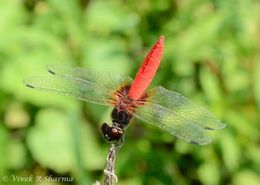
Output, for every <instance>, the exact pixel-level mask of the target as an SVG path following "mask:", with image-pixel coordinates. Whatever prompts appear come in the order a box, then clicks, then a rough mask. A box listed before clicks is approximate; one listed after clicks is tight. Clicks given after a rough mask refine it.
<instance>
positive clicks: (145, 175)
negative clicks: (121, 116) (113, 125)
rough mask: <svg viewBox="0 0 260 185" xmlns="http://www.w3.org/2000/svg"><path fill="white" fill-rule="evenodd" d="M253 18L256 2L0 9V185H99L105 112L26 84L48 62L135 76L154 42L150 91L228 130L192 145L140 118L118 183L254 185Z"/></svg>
mask: <svg viewBox="0 0 260 185" xmlns="http://www.w3.org/2000/svg"><path fill="white" fill-rule="evenodd" d="M259 10H260V2H259V1H257V0H236V1H235V0H229V1H226V0H182V1H177V0H173V1H171V0H157V1H156V0H143V1H137V0H132V1H130V0H125V1H123V0H115V1H105V0H104V1H101V0H96V1H94V0H93V1H89V0H74V1H61V0H23V1H22V0H0V35H1V42H0V90H1V91H0V115H1V119H0V122H1V124H0V150H1V152H0V177H1V178H0V182H1V183H0V184H19V183H18V182H13V181H12V180H11V179H9V181H8V182H4V181H2V180H3V179H2V177H5V176H8V177H11V175H17V176H19V177H23V176H25V177H26V176H29V175H33V176H47V175H52V176H55V177H56V176H67V177H74V184H91V183H92V182H94V181H95V180H101V176H102V170H103V167H104V164H105V159H106V154H107V149H108V144H107V143H105V141H104V140H103V139H102V137H101V134H100V131H99V127H100V125H101V124H102V123H103V122H105V121H106V122H108V121H110V111H111V109H110V108H106V107H102V106H97V105H92V104H89V103H84V102H80V101H77V100H74V99H71V98H68V97H61V96H57V95H52V94H44V93H41V92H35V91H32V90H30V89H28V88H26V87H25V86H24V85H23V84H22V79H23V77H26V76H29V75H32V74H34V75H37V74H42V73H44V71H45V68H46V65H47V64H49V63H64V64H73V65H75V66H77V65H80V66H82V67H85V68H87V69H90V70H99V71H115V72H118V73H121V74H123V75H129V76H132V77H133V76H134V74H135V72H136V70H137V69H138V67H139V65H140V64H141V62H142V60H143V58H144V56H145V54H146V53H147V51H148V50H149V48H150V47H151V46H152V44H153V43H154V42H155V41H156V40H157V38H158V37H159V36H160V35H161V34H165V36H166V41H165V53H164V58H163V62H162V65H161V67H160V69H159V71H158V74H157V76H156V78H155V80H154V82H153V84H152V85H151V86H155V85H159V84H160V85H162V86H164V87H166V88H168V89H171V90H175V91H178V92H181V93H182V94H184V95H185V96H187V97H188V98H190V99H192V100H193V101H195V102H197V103H199V104H201V105H203V106H205V107H207V108H208V109H209V110H210V111H212V112H213V113H214V114H215V115H216V116H217V117H219V118H220V119H222V120H223V121H224V122H226V123H227V127H226V128H225V129H223V130H220V131H216V132H210V135H211V136H212V138H213V139H212V140H213V142H212V144H210V145H207V146H196V145H191V144H187V143H185V142H184V141H181V140H178V139H176V138H175V137H174V136H172V135H170V134H168V133H164V132H162V131H161V130H158V129H157V128H154V127H152V126H149V125H148V124H140V123H139V122H140V121H139V120H137V119H135V120H134V121H133V122H132V124H131V126H130V127H129V128H128V130H127V136H126V143H125V145H124V147H123V148H122V150H121V151H120V153H119V155H118V158H117V166H116V167H117V168H116V172H117V175H118V177H119V183H118V184H119V185H120V184H124V185H128V184H129V185H130V184H131V185H141V184H147V185H150V184H151V185H164V184H165V185H169V184H178V185H186V184H203V185H217V184H233V185H245V184H250V185H257V184H259V183H260V157H259V156H260V146H259V145H260V136H259V131H260V124H259V123H260V117H259V108H260V54H259V53H260V52H259V49H260V44H259V43H260V36H259V35H260V32H259V30H260V29H259V28H260V11H259ZM27 183H28V184H34V183H30V182H22V183H21V184H27ZM36 184H66V183H62V182H38V183H36Z"/></svg>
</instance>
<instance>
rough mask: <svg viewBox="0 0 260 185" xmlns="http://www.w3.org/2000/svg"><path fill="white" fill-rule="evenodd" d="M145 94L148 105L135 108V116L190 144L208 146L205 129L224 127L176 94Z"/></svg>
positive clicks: (157, 90)
mask: <svg viewBox="0 0 260 185" xmlns="http://www.w3.org/2000/svg"><path fill="white" fill-rule="evenodd" d="M147 94H148V98H147V101H146V102H145V104H144V105H142V106H140V107H138V108H136V110H135V113H134V116H136V117H138V118H140V119H142V120H144V121H147V122H149V123H151V124H153V125H155V126H158V127H159V128H162V129H164V130H166V131H168V132H170V133H171V134H173V135H175V136H177V137H179V138H181V139H184V140H186V141H188V142H190V143H197V144H200V145H204V144H208V143H210V141H211V140H210V138H209V136H208V135H207V134H206V132H205V130H204V129H220V128H223V127H224V126H225V125H224V124H223V123H221V122H220V121H219V120H217V119H216V118H215V117H214V116H213V115H212V114H211V113H209V112H208V111H207V110H205V109H204V108H201V107H200V106H198V105H196V104H194V103H192V102H191V101H189V100H188V99H187V98H185V97H183V96H182V95H180V94H178V93H175V92H173V91H169V90H167V89H165V88H163V87H156V88H153V89H151V90H150V91H148V92H147Z"/></svg>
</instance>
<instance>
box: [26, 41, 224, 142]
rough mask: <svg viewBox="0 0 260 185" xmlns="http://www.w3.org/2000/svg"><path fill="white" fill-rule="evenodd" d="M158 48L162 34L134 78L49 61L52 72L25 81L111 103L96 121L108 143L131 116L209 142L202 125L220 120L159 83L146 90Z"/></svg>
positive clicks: (219, 124) (42, 88)
mask: <svg viewBox="0 0 260 185" xmlns="http://www.w3.org/2000/svg"><path fill="white" fill-rule="evenodd" d="M163 48H164V36H161V37H160V38H159V40H158V41H157V42H156V43H155V45H154V46H153V47H152V49H151V50H150V52H149V53H148V55H147V56H146V58H145V60H144V62H143V64H142V66H141V67H140V69H139V71H138V73H137V75H136V77H135V79H134V80H132V79H131V78H130V77H125V76H121V75H119V74H116V73H110V72H93V71H88V70H85V69H83V68H80V67H74V68H69V67H65V66H60V65H54V64H50V65H48V71H49V72H50V74H51V75H52V76H49V77H46V76H34V77H28V78H26V79H25V80H24V83H25V85H26V86H28V87H30V88H33V89H36V90H40V91H46V92H50V93H56V94H61V95H67V96H72V97H75V98H78V99H80V100H84V101H87V102H91V103H95V104H101V105H109V106H113V107H114V109H113V111H112V114H111V117H112V124H107V123H104V124H102V126H101V131H102V133H103V136H104V138H105V139H106V140H107V141H109V142H118V143H122V141H123V138H124V132H125V128H126V126H127V125H128V124H129V122H130V120H131V119H132V117H136V118H138V119H141V120H143V121H144V122H147V123H151V124H152V125H155V126H157V127H159V128H161V129H163V130H165V131H167V132H169V133H171V134H173V135H175V136H177V137H178V138H181V139H183V140H185V141H187V142H190V143H194V144H200V145H205V144H208V143H210V142H211V139H210V137H209V136H208V135H207V133H206V130H218V129H222V128H224V127H225V124H223V123H222V122H221V121H219V120H218V119H217V118H216V117H215V116H213V115H212V114H211V113H210V112H209V111H207V110H206V109H204V108H203V107H200V106H198V105H196V104H195V103H193V102H191V101H190V100H188V99H187V98H185V97H184V96H182V95H181V94H179V93H177V92H173V91H170V90H168V89H165V88H163V87H161V86H159V87H155V88H152V89H150V90H148V91H145V90H146V88H147V87H148V86H149V84H150V83H151V81H152V80H153V78H154V76H155V74H156V71H157V69H158V67H159V65H160V61H161V58H162V55H163Z"/></svg>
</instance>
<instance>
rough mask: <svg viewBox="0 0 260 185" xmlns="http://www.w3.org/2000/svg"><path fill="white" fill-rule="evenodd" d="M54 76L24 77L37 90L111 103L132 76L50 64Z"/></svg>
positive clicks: (97, 102) (49, 68)
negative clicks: (114, 95)
mask: <svg viewBox="0 0 260 185" xmlns="http://www.w3.org/2000/svg"><path fill="white" fill-rule="evenodd" d="M48 70H49V72H50V73H51V74H53V75H54V76H32V77H28V78H26V79H24V83H25V85H27V86H28V87H31V88H33V89H36V90H40V91H45V92H50V93H55V94H61V95H67V96H72V97H75V98H78V99H80V100H84V101H88V102H92V103H96V104H102V105H109V101H110V100H111V99H113V92H115V91H116V90H117V89H118V88H120V86H122V85H124V84H130V83H131V78H129V77H122V76H120V75H118V74H114V73H109V72H91V71H87V70H84V69H83V68H79V67H76V68H67V67H63V66H55V65H49V66H48Z"/></svg>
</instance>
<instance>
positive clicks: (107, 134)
mask: <svg viewBox="0 0 260 185" xmlns="http://www.w3.org/2000/svg"><path fill="white" fill-rule="evenodd" d="M101 132H102V134H103V137H104V138H105V140H107V141H109V142H114V141H115V142H118V141H122V140H123V136H124V130H123V129H122V128H120V127H118V126H113V125H112V126H109V125H108V124H107V123H103V124H102V126H101Z"/></svg>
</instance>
